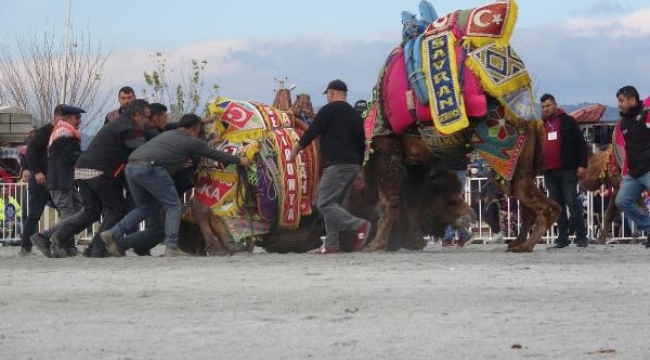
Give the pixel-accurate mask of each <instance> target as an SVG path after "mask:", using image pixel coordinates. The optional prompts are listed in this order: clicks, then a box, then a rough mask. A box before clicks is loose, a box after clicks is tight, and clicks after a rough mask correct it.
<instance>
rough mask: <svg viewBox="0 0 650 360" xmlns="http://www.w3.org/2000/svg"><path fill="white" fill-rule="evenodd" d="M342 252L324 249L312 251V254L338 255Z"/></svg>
mask: <svg viewBox="0 0 650 360" xmlns="http://www.w3.org/2000/svg"><path fill="white" fill-rule="evenodd" d="M340 252H341V250H340V249H337V248H333V247H322V248H320V249H316V250H314V251H312V254H316V255H329V254H338V253H340Z"/></svg>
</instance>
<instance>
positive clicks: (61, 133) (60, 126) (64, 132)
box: [47, 120, 81, 149]
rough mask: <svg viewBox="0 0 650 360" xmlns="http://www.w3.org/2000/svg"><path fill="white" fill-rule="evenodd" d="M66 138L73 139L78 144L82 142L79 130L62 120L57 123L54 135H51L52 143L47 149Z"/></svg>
mask: <svg viewBox="0 0 650 360" xmlns="http://www.w3.org/2000/svg"><path fill="white" fill-rule="evenodd" d="M64 137H72V138H75V140H77V141H78V142H81V132H79V129H77V128H76V127H74V126H72V125H70V124H69V123H67V122H65V121H63V120H60V121H59V122H58V123H56V126H55V127H54V130H53V131H52V135H50V143H49V144H48V145H47V148H48V149H49V148H50V146H52V143H54V142H55V141H56V140H58V139H60V138H64Z"/></svg>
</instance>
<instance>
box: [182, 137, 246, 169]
mask: <svg viewBox="0 0 650 360" xmlns="http://www.w3.org/2000/svg"><path fill="white" fill-rule="evenodd" d="M189 140H190V141H191V145H190V146H191V149H192V152H193V153H194V154H196V155H201V156H205V157H207V158H209V159H212V160H214V161H217V162H220V163H222V164H226V165H229V164H237V165H243V166H246V167H248V165H249V161H248V159H247V158H245V157H239V156H235V155H230V154H228V153H225V152H223V151H219V150H215V149H213V148H211V147H210V146H208V144H207V143H206V142H204V141H201V140H199V139H194V138H190V139H189Z"/></svg>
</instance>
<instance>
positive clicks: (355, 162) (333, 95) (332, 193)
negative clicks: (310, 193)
mask: <svg viewBox="0 0 650 360" xmlns="http://www.w3.org/2000/svg"><path fill="white" fill-rule="evenodd" d="M347 92H348V87H347V85H346V84H345V83H344V82H343V81H341V80H333V81H332V82H330V83H329V85H328V86H327V89H326V90H325V92H324V94H326V95H327V101H328V104H327V105H325V106H323V107H322V108H321V109H320V110H319V111H318V114H316V118H315V119H314V122H313V123H312V124H311V125H310V126H309V128H308V129H307V131H305V133H304V134H303V135H302V137H301V138H300V141H299V143H298V144H296V146H295V147H294V148H293V151H292V152H291V156H290V158H289V160H290V161H292V160H293V159H294V158H295V157H296V156H297V155H298V152H299V151H300V150H302V149H304V148H305V147H306V146H307V145H309V144H310V143H311V142H312V141H313V140H315V139H316V138H317V137H319V136H320V153H321V161H322V163H323V166H324V167H325V169H324V170H323V175H322V177H321V179H320V182H319V184H318V195H317V197H316V207H317V208H318V210H319V211H320V212H321V214H323V219H324V220H325V231H326V232H327V236H326V237H325V245H324V246H323V247H322V248H321V249H320V250H318V251H317V252H318V253H320V254H324V255H325V254H331V253H338V252H339V251H340V250H339V249H340V247H339V232H340V231H354V232H356V235H357V238H356V241H355V244H354V248H355V250H356V251H360V250H361V249H362V248H363V246H364V245H365V243H366V241H367V240H368V235H369V234H370V230H371V228H370V227H371V224H370V222H369V221H367V220H365V219H361V218H358V217H355V216H353V215H351V214H350V213H349V212H348V211H347V210H346V209H345V208H344V207H343V206H342V204H343V203H344V201H345V199H346V198H347V196H348V192H349V190H350V186H351V185H352V182H353V181H354V179H355V178H356V176H357V174H358V173H359V171H360V170H361V163H362V162H363V156H364V152H365V135H364V128H363V119H362V118H361V116H360V115H359V113H358V112H357V111H356V110H355V109H354V108H353V107H352V105H350V104H349V103H348V102H347Z"/></svg>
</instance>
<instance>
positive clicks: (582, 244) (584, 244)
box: [576, 239, 589, 248]
mask: <svg viewBox="0 0 650 360" xmlns="http://www.w3.org/2000/svg"><path fill="white" fill-rule="evenodd" d="M576 246H577V247H580V248H586V247H587V246H589V240H587V239H580V240H576Z"/></svg>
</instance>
